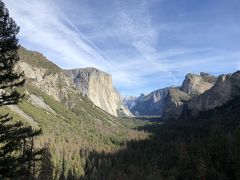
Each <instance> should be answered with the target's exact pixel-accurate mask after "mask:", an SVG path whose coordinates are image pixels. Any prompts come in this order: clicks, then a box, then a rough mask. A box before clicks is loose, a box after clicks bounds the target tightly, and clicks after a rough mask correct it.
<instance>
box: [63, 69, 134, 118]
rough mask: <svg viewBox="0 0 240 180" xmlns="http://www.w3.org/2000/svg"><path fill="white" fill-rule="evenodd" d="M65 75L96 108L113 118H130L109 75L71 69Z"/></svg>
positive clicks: (96, 71)
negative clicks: (121, 116)
mask: <svg viewBox="0 0 240 180" xmlns="http://www.w3.org/2000/svg"><path fill="white" fill-rule="evenodd" d="M66 73H67V74H68V75H69V76H70V77H71V79H72V80H73V81H74V84H75V86H76V88H77V89H78V90H79V91H80V92H82V94H84V95H86V96H88V97H89V98H90V99H91V100H92V101H93V102H94V104H95V105H97V106H98V107H100V108H102V109H103V110H105V111H107V112H108V113H110V114H112V115H114V116H118V115H120V114H121V115H123V114H125V115H128V116H131V112H130V111H129V110H128V109H127V108H126V107H124V106H123V104H122V102H121V96H120V94H119V93H118V92H117V90H116V89H115V88H114V87H113V84H112V77H111V75H109V74H107V73H105V72H102V71H100V70H98V69H96V68H79V69H72V70H66Z"/></svg>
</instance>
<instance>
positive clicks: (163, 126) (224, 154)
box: [83, 98, 240, 180]
mask: <svg viewBox="0 0 240 180" xmlns="http://www.w3.org/2000/svg"><path fill="white" fill-rule="evenodd" d="M239 112H240V98H236V99H234V100H233V101H231V102H229V103H227V104H226V105H224V106H223V107H221V108H217V109H214V110H211V111H208V112H205V113H202V114H201V115H200V117H198V118H197V119H187V120H181V119H179V120H178V121H172V122H166V123H163V122H162V123H154V124H152V125H146V126H142V127H140V128H138V129H139V130H145V131H148V132H151V133H152V136H151V137H150V138H149V139H147V140H142V141H130V142H128V143H127V145H126V148H125V149H123V150H121V151H119V152H116V153H96V152H91V153H89V154H88V156H87V160H86V162H87V163H86V166H85V172H86V175H85V177H84V178H83V179H112V180H113V179H136V180H137V179H149V180H154V179H156V180H161V179H166V180H174V179H182V180H186V179H189V180H192V179H199V180H203V179H212V180H215V179H224V180H225V179H226V180H227V179H239V177H240V174H239V173H240V163H239V162H240V127H239V125H240V123H239V122H240V119H239Z"/></svg>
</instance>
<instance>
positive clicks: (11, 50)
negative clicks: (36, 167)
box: [0, 0, 42, 179]
mask: <svg viewBox="0 0 240 180" xmlns="http://www.w3.org/2000/svg"><path fill="white" fill-rule="evenodd" d="M18 32H19V27H18V26H17V25H16V23H15V22H14V20H13V19H12V18H10V17H9V12H8V10H7V8H6V7H5V4H4V3H3V2H2V1H1V0H0V108H2V107H3V106H5V105H11V104H17V103H18V101H19V100H20V98H21V97H22V95H20V94H19V93H18V92H17V90H16V88H17V87H18V86H22V85H23V84H24V82H25V80H24V77H23V73H17V72H15V71H14V66H15V64H16V63H17V62H18V61H19V57H18V47H19V45H18V39H17V38H16V35H17V33H18ZM40 133H41V130H33V129H32V128H31V127H25V126H23V124H22V123H21V122H17V123H16V122H12V117H10V116H9V114H3V115H0V144H1V146H0V179H4V178H8V177H10V178H11V177H15V178H18V179H20V177H21V178H24V179H29V178H30V177H31V176H32V172H33V171H32V166H33V161H35V160H38V155H40V154H41V152H42V150H35V149H34V137H35V136H37V135H39V134H40Z"/></svg>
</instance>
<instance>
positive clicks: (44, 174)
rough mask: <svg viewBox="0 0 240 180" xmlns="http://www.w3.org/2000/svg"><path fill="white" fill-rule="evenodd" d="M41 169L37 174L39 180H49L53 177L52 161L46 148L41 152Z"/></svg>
mask: <svg viewBox="0 0 240 180" xmlns="http://www.w3.org/2000/svg"><path fill="white" fill-rule="evenodd" d="M41 164H42V165H41V169H40V174H39V179H40V180H45V179H48V180H51V179H53V171H54V169H53V162H52V155H51V153H50V151H49V150H48V148H46V149H45V151H44V153H43V158H42V163H41Z"/></svg>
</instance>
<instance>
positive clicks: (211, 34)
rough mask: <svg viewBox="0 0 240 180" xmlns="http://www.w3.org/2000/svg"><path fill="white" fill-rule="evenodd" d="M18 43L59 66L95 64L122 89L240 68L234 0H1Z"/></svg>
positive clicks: (142, 89)
mask: <svg viewBox="0 0 240 180" xmlns="http://www.w3.org/2000/svg"><path fill="white" fill-rule="evenodd" d="M3 1H4V2H5V4H6V6H7V8H8V9H9V12H10V16H11V17H12V18H13V19H14V20H15V21H16V23H17V24H18V25H19V26H20V33H19V34H18V38H19V40H20V44H21V45H23V46H24V47H25V48H27V49H30V50H36V51H39V52H41V53H43V54H44V55H45V56H46V57H47V58H48V59H50V60H51V61H53V62H54V63H55V64H57V65H58V66H60V67H61V68H64V69H73V68H83V67H95V68H98V69H100V70H102V71H105V72H107V73H109V74H111V75H112V79H113V83H114V86H115V87H116V89H117V90H118V91H119V92H120V93H121V94H122V95H124V96H125V95H128V96H129V95H132V96H138V95H140V94H141V93H150V92H151V91H154V90H157V89H160V88H164V87H167V86H178V85H181V83H182V81H183V79H184V76H185V75H186V74H187V73H200V72H207V73H211V74H214V75H219V74H223V73H231V72H234V71H236V70H238V69H240V43H239V40H240V21H239V19H240V11H239V9H240V1H239V0H3Z"/></svg>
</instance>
